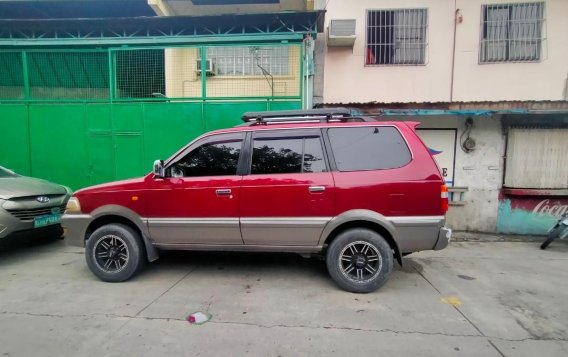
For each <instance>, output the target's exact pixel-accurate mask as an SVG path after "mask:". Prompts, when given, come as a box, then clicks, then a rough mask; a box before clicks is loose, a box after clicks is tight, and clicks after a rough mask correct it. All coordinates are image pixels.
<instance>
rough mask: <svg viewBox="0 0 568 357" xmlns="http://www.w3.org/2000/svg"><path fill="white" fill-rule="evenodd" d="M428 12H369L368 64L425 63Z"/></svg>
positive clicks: (366, 47)
mask: <svg viewBox="0 0 568 357" xmlns="http://www.w3.org/2000/svg"><path fill="white" fill-rule="evenodd" d="M427 27H428V10H427V9H401V10H369V11H367V39H366V46H365V49H366V56H365V64H367V65H421V64H425V63H426V47H427V44H428V43H427V39H426V29H427Z"/></svg>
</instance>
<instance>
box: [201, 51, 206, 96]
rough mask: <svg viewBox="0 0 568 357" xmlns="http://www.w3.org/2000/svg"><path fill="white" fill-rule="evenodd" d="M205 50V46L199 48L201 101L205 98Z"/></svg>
mask: <svg viewBox="0 0 568 357" xmlns="http://www.w3.org/2000/svg"><path fill="white" fill-rule="evenodd" d="M206 50H207V48H206V47H205V46H201V47H200V50H199V51H200V52H201V98H202V99H203V100H205V99H206V97H207V73H206V71H207V53H206V52H205V51H206Z"/></svg>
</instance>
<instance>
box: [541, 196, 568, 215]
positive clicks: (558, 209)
mask: <svg viewBox="0 0 568 357" xmlns="http://www.w3.org/2000/svg"><path fill="white" fill-rule="evenodd" d="M566 212H568V204H565V205H564V204H561V202H560V201H556V202H552V203H551V201H550V199H545V200H542V201H540V202H539V203H538V204H537V205H536V206H535V208H534V209H533V213H534V214H538V215H552V216H556V217H560V216H562V215H563V214H564V213H566Z"/></svg>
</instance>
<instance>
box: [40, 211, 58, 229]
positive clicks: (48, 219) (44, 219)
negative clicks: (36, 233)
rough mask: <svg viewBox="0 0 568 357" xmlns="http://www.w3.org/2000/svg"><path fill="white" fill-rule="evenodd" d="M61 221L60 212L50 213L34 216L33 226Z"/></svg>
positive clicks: (42, 225) (48, 224)
mask: <svg viewBox="0 0 568 357" xmlns="http://www.w3.org/2000/svg"><path fill="white" fill-rule="evenodd" d="M59 223H61V214H50V215H46V216H40V217H36V218H34V228H39V227H45V226H50V225H52V224H59Z"/></svg>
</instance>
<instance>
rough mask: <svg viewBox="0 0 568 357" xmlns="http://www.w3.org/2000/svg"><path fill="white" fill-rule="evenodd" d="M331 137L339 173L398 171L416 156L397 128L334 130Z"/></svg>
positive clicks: (330, 133) (331, 130) (332, 129)
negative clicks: (412, 153) (395, 169)
mask: <svg viewBox="0 0 568 357" xmlns="http://www.w3.org/2000/svg"><path fill="white" fill-rule="evenodd" d="M328 135H329V141H330V142H331V149H332V151H333V156H334V157H335V162H336V164H337V168H338V170H339V171H364V170H381V169H394V168H397V167H402V166H404V165H406V164H408V163H409V162H410V160H411V157H412V156H411V154H410V150H409V149H408V146H406V142H405V141H404V139H403V138H402V135H401V134H400V132H399V131H398V130H397V129H396V128H394V127H389V126H382V127H358V128H331V129H329V130H328Z"/></svg>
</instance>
